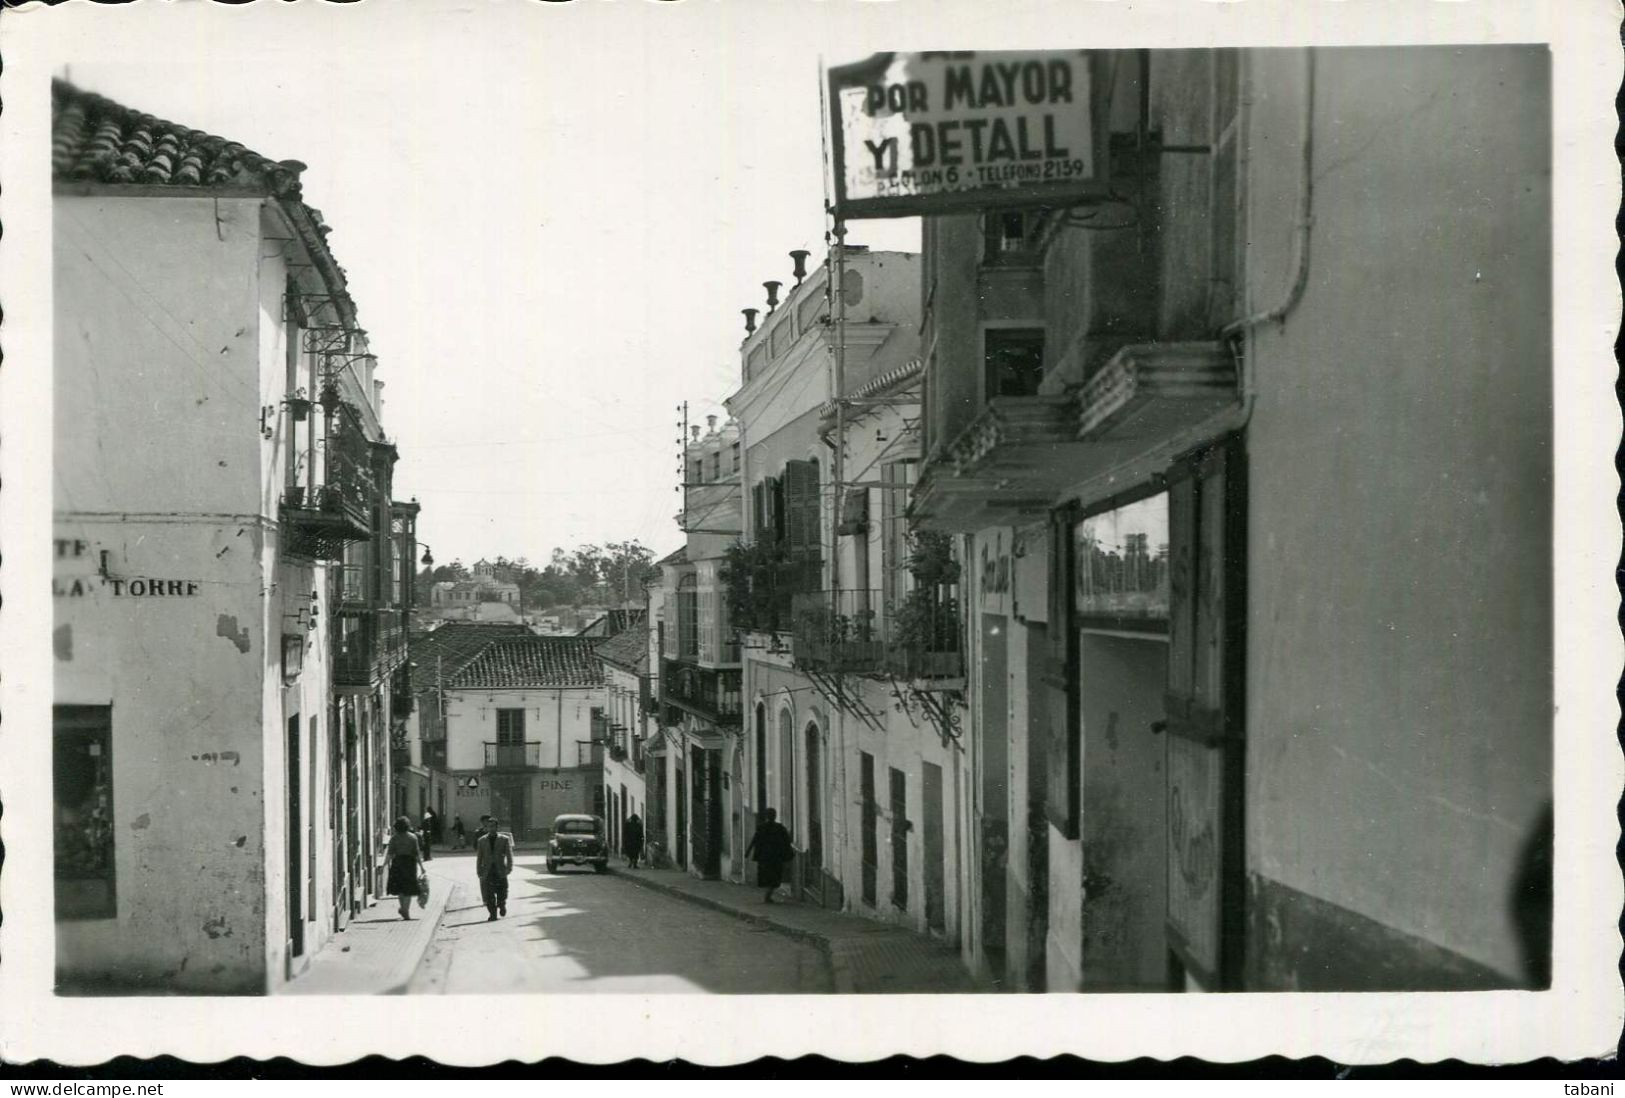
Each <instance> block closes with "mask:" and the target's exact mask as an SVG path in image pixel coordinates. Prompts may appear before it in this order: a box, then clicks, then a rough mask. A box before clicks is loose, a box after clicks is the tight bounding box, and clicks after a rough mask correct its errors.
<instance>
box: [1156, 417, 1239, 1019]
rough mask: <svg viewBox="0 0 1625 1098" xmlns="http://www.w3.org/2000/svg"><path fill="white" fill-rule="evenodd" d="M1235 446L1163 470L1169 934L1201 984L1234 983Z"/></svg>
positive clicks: (1236, 839) (1236, 935) (1218, 448)
mask: <svg viewBox="0 0 1625 1098" xmlns="http://www.w3.org/2000/svg"><path fill="white" fill-rule="evenodd" d="M1243 458H1244V453H1243V450H1242V448H1241V445H1240V442H1239V440H1237V439H1230V440H1227V441H1225V442H1222V443H1220V444H1217V445H1215V446H1212V447H1210V448H1207V449H1205V450H1204V451H1202V452H1200V453H1198V454H1195V455H1193V456H1191V457H1190V458H1188V459H1186V460H1183V461H1181V462H1180V463H1178V464H1177V465H1176V466H1175V469H1174V470H1173V472H1172V473H1171V474H1170V477H1169V492H1168V500H1169V539H1170V541H1171V543H1172V568H1171V569H1170V574H1169V596H1170V606H1169V618H1170V620H1169V636H1168V640H1169V651H1168V688H1167V696H1166V699H1165V708H1166V712H1167V721H1168V723H1167V730H1168V770H1167V774H1168V937H1169V941H1170V943H1171V944H1172V945H1173V948H1174V952H1175V953H1176V954H1177V955H1178V956H1179V958H1180V960H1181V962H1182V963H1183V964H1184V966H1185V967H1186V969H1187V970H1188V971H1190V972H1191V973H1192V974H1193V975H1194V976H1196V978H1197V979H1198V980H1199V981H1200V982H1201V983H1202V984H1203V985H1204V986H1206V987H1209V988H1212V989H1233V988H1236V987H1239V986H1240V983H1241V963H1242V962H1241V945H1242V936H1243V915H1244V911H1243V886H1244V880H1243V861H1242V858H1243V849H1242V818H1241V813H1242V807H1243V803H1242V796H1243V786H1242V782H1243V779H1244V775H1243V771H1242V767H1243V763H1244V756H1243V728H1244V724H1243V715H1242V702H1243V699H1244V692H1245V679H1244V665H1243V658H1244V629H1245V615H1246V593H1245V591H1244V589H1243V584H1244V582H1245V577H1246V542H1245V535H1246V497H1245V465H1244V460H1243Z"/></svg>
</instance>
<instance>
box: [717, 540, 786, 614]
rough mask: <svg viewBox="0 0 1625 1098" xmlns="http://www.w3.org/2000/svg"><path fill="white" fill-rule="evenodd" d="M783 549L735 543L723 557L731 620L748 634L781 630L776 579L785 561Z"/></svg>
mask: <svg viewBox="0 0 1625 1098" xmlns="http://www.w3.org/2000/svg"><path fill="white" fill-rule="evenodd" d="M786 559H787V558H786V555H785V552H784V550H783V548H782V547H781V546H779V545H777V544H772V543H768V542H752V543H750V544H748V545H747V544H744V543H742V542H735V543H734V544H732V545H730V546H728V549H727V551H726V552H725V553H724V554H723V559H722V567H721V569H719V570H718V578H719V579H720V580H721V581H722V590H723V597H724V599H725V601H726V603H727V610H728V620H729V621H731V622H732V623H733V624H734V626H735V627H736V628H739V629H744V630H747V631H759V632H776V631H777V630H778V629H779V627H780V622H779V620H778V612H777V604H776V602H775V600H774V584H773V576H774V574H775V571H776V570H777V569H779V568H781V567H782V566H783V564H784V562H785V560H786Z"/></svg>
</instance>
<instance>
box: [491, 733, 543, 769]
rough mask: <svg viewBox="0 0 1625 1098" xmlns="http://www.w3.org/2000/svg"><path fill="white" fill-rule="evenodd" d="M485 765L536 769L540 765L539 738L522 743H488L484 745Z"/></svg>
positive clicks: (540, 747)
mask: <svg viewBox="0 0 1625 1098" xmlns="http://www.w3.org/2000/svg"><path fill="white" fill-rule="evenodd" d="M485 765H486V767H487V769H492V770H537V769H540V768H541V765H542V744H541V741H540V740H527V741H525V742H524V743H488V744H486V745H485Z"/></svg>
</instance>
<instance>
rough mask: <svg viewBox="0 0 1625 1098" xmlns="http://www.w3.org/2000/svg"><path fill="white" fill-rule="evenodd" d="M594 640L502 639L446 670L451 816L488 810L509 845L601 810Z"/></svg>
mask: <svg viewBox="0 0 1625 1098" xmlns="http://www.w3.org/2000/svg"><path fill="white" fill-rule="evenodd" d="M444 628H447V627H442V629H444ZM466 628H470V629H473V628H486V627H483V626H468V627H466ZM436 632H437V633H438V632H440V630H437V631H436ZM527 632H528V631H527ZM594 645H595V642H593V641H592V640H590V639H587V638H582V637H538V636H535V635H528V636H512V637H502V638H498V639H495V640H492V641H489V642H488V643H486V644H485V645H484V646H483V647H481V648H480V649H479V651H478V652H477V653H476V654H475V655H474V656H473V657H472V658H471V659H469V660H467V661H466V662H465V663H464V664H463V666H462V667H461V668H460V669H459V670H458V671H457V672H455V673H454V674H451V675H450V676H449V678H448V679H447V681H446V687H445V700H444V706H445V710H444V712H445V743H446V768H447V770H448V771H449V773H450V776H451V781H452V785H453V787H454V794H453V799H452V816H451V818H452V819H456V818H458V817H461V818H462V820H463V821H464V823H465V825H467V824H469V823H470V822H471V821H476V822H477V821H478V820H479V818H480V816H482V815H486V814H489V815H493V816H496V817H498V818H499V819H501V820H502V821H503V825H504V829H505V830H507V831H509V832H511V833H512V834H513V836H514V839H515V840H516V841H517V842H520V843H540V842H544V841H546V839H547V838H548V836H549V835H550V834H551V833H552V828H553V817H555V816H557V815H559V814H560V813H564V812H593V813H597V814H598V815H603V805H602V804H601V803H600V802H601V798H602V793H603V772H604V771H603V759H602V751H603V745H602V744H601V743H599V742H595V737H594V730H595V729H596V728H601V727H602V725H603V720H604V715H603V711H602V708H601V706H600V700H601V697H602V693H603V671H602V669H601V667H600V666H599V662H598V659H597V656H596V654H595V652H594Z"/></svg>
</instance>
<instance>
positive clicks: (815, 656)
mask: <svg viewBox="0 0 1625 1098" xmlns="http://www.w3.org/2000/svg"><path fill="white" fill-rule="evenodd" d="M791 643H792V645H793V651H794V653H795V662H796V666H797V667H799V668H801V669H802V670H804V671H807V672H811V673H813V674H826V675H864V676H872V677H882V676H892V677H895V678H900V679H906V680H909V681H921V680H941V679H957V678H962V677H963V676H964V674H965V656H964V630H963V626H962V623H961V622H960V616H959V603H958V600H957V599H956V598H954V597H953V595H952V594H950V593H949V592H948V591H947V590H945V589H942V588H924V587H921V588H916V589H915V590H913V591H910V592H909V593H908V594H907V595H904V596H902V597H901V598H899V599H897V600H895V602H894V603H893V604H892V605H886V604H885V601H884V597H883V595H882V593H881V592H879V591H866V590H856V591H821V592H817V593H814V594H808V595H801V596H798V597H797V599H796V601H795V615H794V627H793V629H792V630H791Z"/></svg>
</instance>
